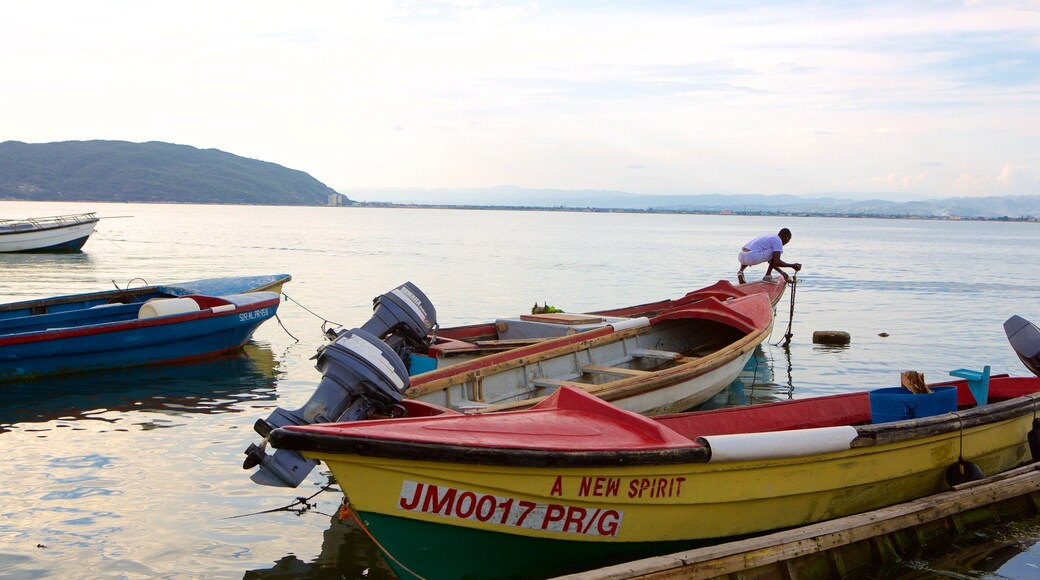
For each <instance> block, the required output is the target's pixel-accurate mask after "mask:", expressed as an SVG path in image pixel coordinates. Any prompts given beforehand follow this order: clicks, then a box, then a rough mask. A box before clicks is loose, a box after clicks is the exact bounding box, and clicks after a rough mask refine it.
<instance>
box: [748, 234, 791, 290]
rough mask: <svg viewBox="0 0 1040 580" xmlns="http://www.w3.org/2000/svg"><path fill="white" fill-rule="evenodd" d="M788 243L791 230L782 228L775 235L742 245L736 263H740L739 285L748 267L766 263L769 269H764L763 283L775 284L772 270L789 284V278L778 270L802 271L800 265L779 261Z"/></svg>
mask: <svg viewBox="0 0 1040 580" xmlns="http://www.w3.org/2000/svg"><path fill="white" fill-rule="evenodd" d="M790 241H791V230H789V229H787V228H784V229H782V230H780V232H779V233H777V234H776V235H772V236H761V237H758V238H755V239H753V240H751V241H750V242H748V243H746V244H744V247H743V248H741V249H740V253H739V254H737V261H738V262H740V271H738V272H737V280H738V281H739V282H740V283H741V284H743V283H744V282H745V279H744V269H745V268H747V267H748V266H754V265H755V264H762V263H764V262H768V263H769V267H768V268H766V275H765V277H764V278H762V281H763V282H776V280H774V279H773V277H772V276H771V274H772V273H773V270H776V271H777V272H779V273H780V275H781V276H783V278H784V281H785V282H790V281H791V278H790V277H789V276H788V275H787V274H786V273H784V271H783V270H781V269H780V268H781V267H783V268H791V269H793V270H794V271H795V272H797V271H799V270H801V269H802V265H801V264H788V263H787V262H785V261H783V260H781V259H780V254H782V253H783V252H784V246H785V245H787V242H790Z"/></svg>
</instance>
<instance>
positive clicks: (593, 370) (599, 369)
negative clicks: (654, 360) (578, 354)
mask: <svg viewBox="0 0 1040 580" xmlns="http://www.w3.org/2000/svg"><path fill="white" fill-rule="evenodd" d="M581 372H583V373H589V374H590V375H591V374H604V375H627V376H639V375H648V374H650V371H641V370H639V369H624V368H620V367H605V366H600V365H585V366H583V367H581Z"/></svg>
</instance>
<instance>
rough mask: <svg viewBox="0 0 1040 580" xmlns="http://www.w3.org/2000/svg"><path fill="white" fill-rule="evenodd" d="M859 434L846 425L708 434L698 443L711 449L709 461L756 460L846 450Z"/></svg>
mask: <svg viewBox="0 0 1040 580" xmlns="http://www.w3.org/2000/svg"><path fill="white" fill-rule="evenodd" d="M857 435H858V433H857V432H856V428H855V427H853V426H851V425H843V426H841V427H820V428H817V429H798V430H794V431H769V432H766V433H739V434H736V435H708V436H705V437H698V438H697V443H700V444H701V445H708V446H709V447H710V448H711V460H710V461H715V462H717V461H754V460H759V459H781V458H784V457H806V456H809V455H819V454H822V453H833V452H835V451H845V450H847V449H849V447H850V444H851V443H852V440H853V439H855V438H856V436H857Z"/></svg>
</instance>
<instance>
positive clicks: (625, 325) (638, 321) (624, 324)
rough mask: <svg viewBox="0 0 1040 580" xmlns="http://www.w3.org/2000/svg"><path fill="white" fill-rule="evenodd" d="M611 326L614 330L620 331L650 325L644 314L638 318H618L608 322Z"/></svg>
mask: <svg viewBox="0 0 1040 580" xmlns="http://www.w3.org/2000/svg"><path fill="white" fill-rule="evenodd" d="M610 326H611V328H613V329H614V332H620V331H622V330H627V329H629V328H642V327H644V326H650V319H649V318H647V317H645V316H640V317H639V318H626V319H625V320H618V321H616V322H611V323H610Z"/></svg>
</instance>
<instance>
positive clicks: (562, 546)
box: [358, 512, 698, 580]
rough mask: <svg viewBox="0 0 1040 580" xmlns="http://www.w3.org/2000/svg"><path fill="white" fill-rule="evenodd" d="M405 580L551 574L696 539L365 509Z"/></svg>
mask: <svg viewBox="0 0 1040 580" xmlns="http://www.w3.org/2000/svg"><path fill="white" fill-rule="evenodd" d="M358 516H359V517H360V518H361V521H363V522H365V526H366V527H367V528H368V530H369V532H370V533H371V534H372V536H373V537H375V538H376V539H377V540H378V541H379V542H380V544H381V546H382V548H383V549H384V550H386V551H387V552H389V555H387V554H386V553H384V554H383V557H384V559H385V560H386V561H387V563H388V564H389V565H390V567H391V568H393V570H394V573H396V574H397V575H398V577H400V578H402V579H410V578H415V577H417V576H419V577H422V578H425V579H428V580H437V579H442V578H444V579H448V578H453V579H458V578H473V579H476V578H549V577H553V576H559V575H562V574H570V573H573V572H580V571H583V570H591V569H594V568H600V567H603V566H609V565H612V564H619V563H621V562H629V561H632V560H638V559H640V558H646V557H650V556H659V555H661V554H668V553H672V552H678V551H681V550H684V549H690V548H693V547H696V546H697V545H698V544H697V543H693V542H689V541H686V542H683V541H675V542H638V543H632V542H627V543H617V542H581V541H566V540H555V539H554V540H550V539H544V538H532V537H528V536H517V535H512V534H503V533H498V532H489V531H486V530H475V529H471V528H463V527H459V526H453V525H446V524H437V523H431V522H424V521H418V520H413V519H408V518H398V517H392V516H386V515H383V514H375V513H368V512H360V513H358Z"/></svg>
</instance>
